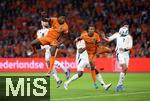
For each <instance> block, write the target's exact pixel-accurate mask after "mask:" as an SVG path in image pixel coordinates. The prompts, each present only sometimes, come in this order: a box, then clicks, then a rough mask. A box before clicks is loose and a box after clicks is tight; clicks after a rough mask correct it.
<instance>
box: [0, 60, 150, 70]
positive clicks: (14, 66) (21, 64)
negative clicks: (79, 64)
mask: <svg viewBox="0 0 150 101" xmlns="http://www.w3.org/2000/svg"><path fill="white" fill-rule="evenodd" d="M57 60H58V61H60V62H61V63H62V64H63V65H64V66H65V67H66V68H69V69H70V70H71V71H72V72H76V64H75V59H74V58H58V59H57ZM96 67H97V69H98V70H100V71H102V72H118V71H120V70H121V69H120V67H119V66H118V63H117V61H116V59H115V58H97V60H96ZM56 68H57V70H58V71H59V72H62V70H61V69H60V68H58V67H56ZM47 71H48V68H47V66H46V63H45V60H44V58H0V72H47ZM85 71H86V72H89V70H88V69H85ZM128 72H150V58H131V59H130V62H129V69H128Z"/></svg>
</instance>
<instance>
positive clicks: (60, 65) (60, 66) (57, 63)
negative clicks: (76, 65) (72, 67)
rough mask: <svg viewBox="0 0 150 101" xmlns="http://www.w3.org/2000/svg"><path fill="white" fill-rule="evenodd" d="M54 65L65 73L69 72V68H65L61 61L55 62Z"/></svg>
mask: <svg viewBox="0 0 150 101" xmlns="http://www.w3.org/2000/svg"><path fill="white" fill-rule="evenodd" d="M54 65H55V66H57V67H59V68H61V69H62V70H63V71H64V72H65V73H66V72H67V68H65V67H64V66H63V65H62V64H61V63H60V62H59V61H55V63H54Z"/></svg>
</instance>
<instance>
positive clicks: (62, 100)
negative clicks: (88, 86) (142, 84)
mask: <svg viewBox="0 0 150 101" xmlns="http://www.w3.org/2000/svg"><path fill="white" fill-rule="evenodd" d="M146 93H150V91H145V92H134V93H115V94H108V95H106V94H105V95H94V96H92V95H91V96H79V97H71V98H70V97H69V98H61V99H51V101H64V100H75V99H76V100H77V99H87V98H91V97H100V96H119V95H135V94H146Z"/></svg>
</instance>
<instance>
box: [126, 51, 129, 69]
mask: <svg viewBox="0 0 150 101" xmlns="http://www.w3.org/2000/svg"><path fill="white" fill-rule="evenodd" d="M129 60H130V56H129V54H125V63H126V66H127V68H128V66H129Z"/></svg>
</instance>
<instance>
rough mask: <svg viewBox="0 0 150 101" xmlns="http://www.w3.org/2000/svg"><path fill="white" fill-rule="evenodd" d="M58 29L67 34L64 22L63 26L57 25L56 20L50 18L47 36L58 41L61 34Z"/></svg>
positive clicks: (66, 26)
mask: <svg viewBox="0 0 150 101" xmlns="http://www.w3.org/2000/svg"><path fill="white" fill-rule="evenodd" d="M60 28H62V32H63V33H68V25H67V23H66V22H64V24H59V22H58V18H55V17H53V18H51V28H50V29H49V32H48V33H49V34H48V36H49V37H51V38H55V39H58V38H59V36H60V34H61V32H60Z"/></svg>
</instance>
